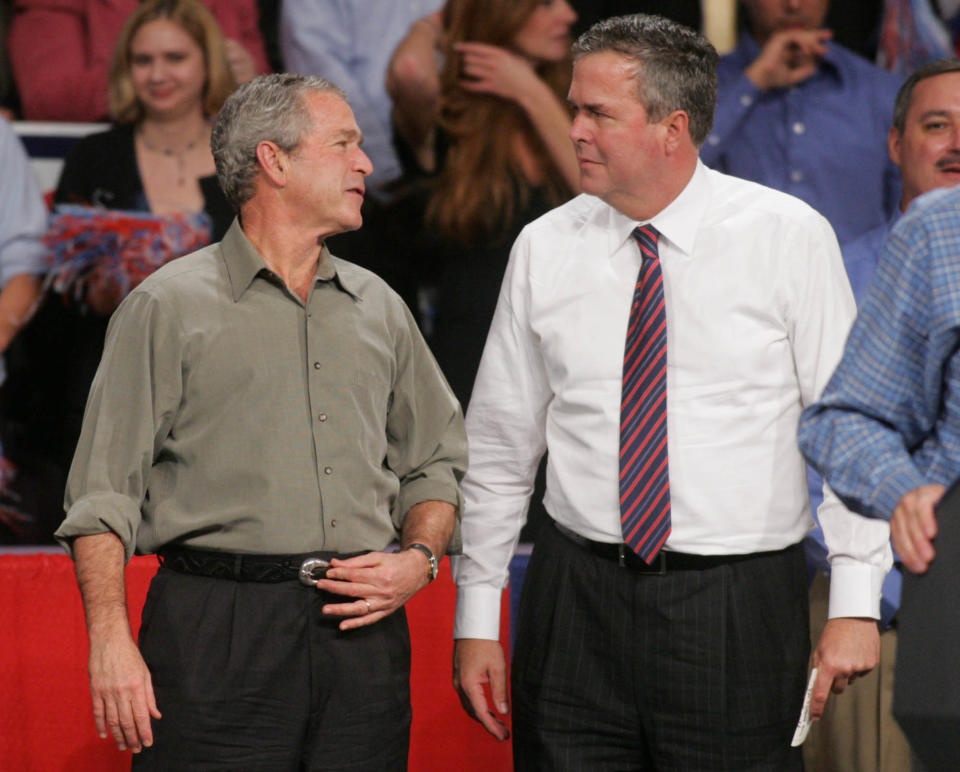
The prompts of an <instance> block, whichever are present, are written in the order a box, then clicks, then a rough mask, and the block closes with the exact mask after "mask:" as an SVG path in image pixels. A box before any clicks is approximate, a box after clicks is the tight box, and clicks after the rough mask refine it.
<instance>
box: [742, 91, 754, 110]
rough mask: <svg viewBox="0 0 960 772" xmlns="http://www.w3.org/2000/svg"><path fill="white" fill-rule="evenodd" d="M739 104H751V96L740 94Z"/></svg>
mask: <svg viewBox="0 0 960 772" xmlns="http://www.w3.org/2000/svg"><path fill="white" fill-rule="evenodd" d="M740 104H742V105H743V106H744V107H750V105H752V104H753V97H752V96H750V95H749V94H741V96H740Z"/></svg>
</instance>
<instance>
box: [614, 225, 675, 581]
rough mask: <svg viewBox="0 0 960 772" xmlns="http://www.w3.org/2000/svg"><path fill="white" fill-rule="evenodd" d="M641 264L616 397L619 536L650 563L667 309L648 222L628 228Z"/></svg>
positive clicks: (661, 490) (660, 539) (663, 508)
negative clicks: (618, 444) (617, 408)
mask: <svg viewBox="0 0 960 772" xmlns="http://www.w3.org/2000/svg"><path fill="white" fill-rule="evenodd" d="M633 235H634V238H635V239H636V240H637V244H638V245H639V246H640V253H641V256H642V258H643V264H642V265H641V266H640V273H639V275H638V276H637V286H636V288H635V289H634V291H633V305H631V306H630V320H629V324H628V326H627V340H626V344H625V346H624V354H623V391H622V394H621V399H620V524H621V528H622V531H623V540H624V542H626V544H627V545H628V546H629V547H630V549H632V550H633V551H634V552H636V553H637V554H638V555H639V556H640V557H641V558H642V559H643V560H644V561H645V562H646V563H651V562H652V561H653V559H654V557H656V555H657V553H658V552H659V551H660V548H661V547H662V546H663V543H664V542H665V541H666V540H667V536H669V535H670V480H669V475H668V469H667V315H666V309H665V306H664V299H663V275H662V273H661V271H660V257H659V254H658V253H657V240H658V239H659V237H660V234H659V233H658V232H657V229H656V228H654V227H653V226H652V225H645V226H643V227H640V228H637V229H636V230H635V231H634V232H633Z"/></svg>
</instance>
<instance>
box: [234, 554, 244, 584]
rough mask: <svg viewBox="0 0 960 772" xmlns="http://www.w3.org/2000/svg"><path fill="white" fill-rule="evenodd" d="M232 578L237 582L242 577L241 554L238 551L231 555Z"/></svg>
mask: <svg viewBox="0 0 960 772" xmlns="http://www.w3.org/2000/svg"><path fill="white" fill-rule="evenodd" d="M233 578H234V579H236V580H237V581H238V582H239V581H240V580H241V579H243V555H241V554H239V553H237V554H236V555H234V556H233Z"/></svg>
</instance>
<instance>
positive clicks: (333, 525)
mask: <svg viewBox="0 0 960 772" xmlns="http://www.w3.org/2000/svg"><path fill="white" fill-rule="evenodd" d="M330 527H331V528H336V527H337V521H336V520H331V521H330Z"/></svg>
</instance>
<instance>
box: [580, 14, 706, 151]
mask: <svg viewBox="0 0 960 772" xmlns="http://www.w3.org/2000/svg"><path fill="white" fill-rule="evenodd" d="M603 51H613V52H614V53H617V54H621V55H623V56H625V57H627V58H628V59H631V60H633V62H634V63H635V65H636V71H635V78H636V81H637V87H638V98H639V100H640V104H642V105H643V109H644V110H646V111H647V117H648V118H649V119H650V120H651V121H654V122H656V121H659V120H662V119H663V118H665V117H666V116H667V115H669V114H670V113H671V112H672V111H674V110H683V111H684V112H686V114H687V115H688V116H690V138H691V139H692V140H693V143H694V145H696V146H697V147H700V145H702V144H703V143H704V140H706V138H707V135H708V134H709V133H710V129H711V128H712V127H713V111H714V108H715V107H716V103H717V61H718V59H719V57H718V56H717V50H716V49H715V48H714V47H713V46H712V45H711V44H710V42H709V41H708V40H707V39H706V38H705V37H703V35H700V34H698V33H696V32H694V31H693V30H692V29H690V28H689V27H684V26H683V25H681V24H676V23H674V22H672V21H669V20H668V19H664V18H663V17H661V16H650V15H648V14H644V13H636V14H632V15H629V16H614V17H613V18H610V19H604V20H603V21H600V22H597V23H596V24H594V25H593V26H592V27H591V28H590V29H588V30H587V31H586V32H584V33H583V34H582V35H581V36H580V37H579V38H578V39H577V41H576V43H574V44H573V56H574V59H579V58H580V57H581V56H586V55H587V54H598V53H601V52H603Z"/></svg>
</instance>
